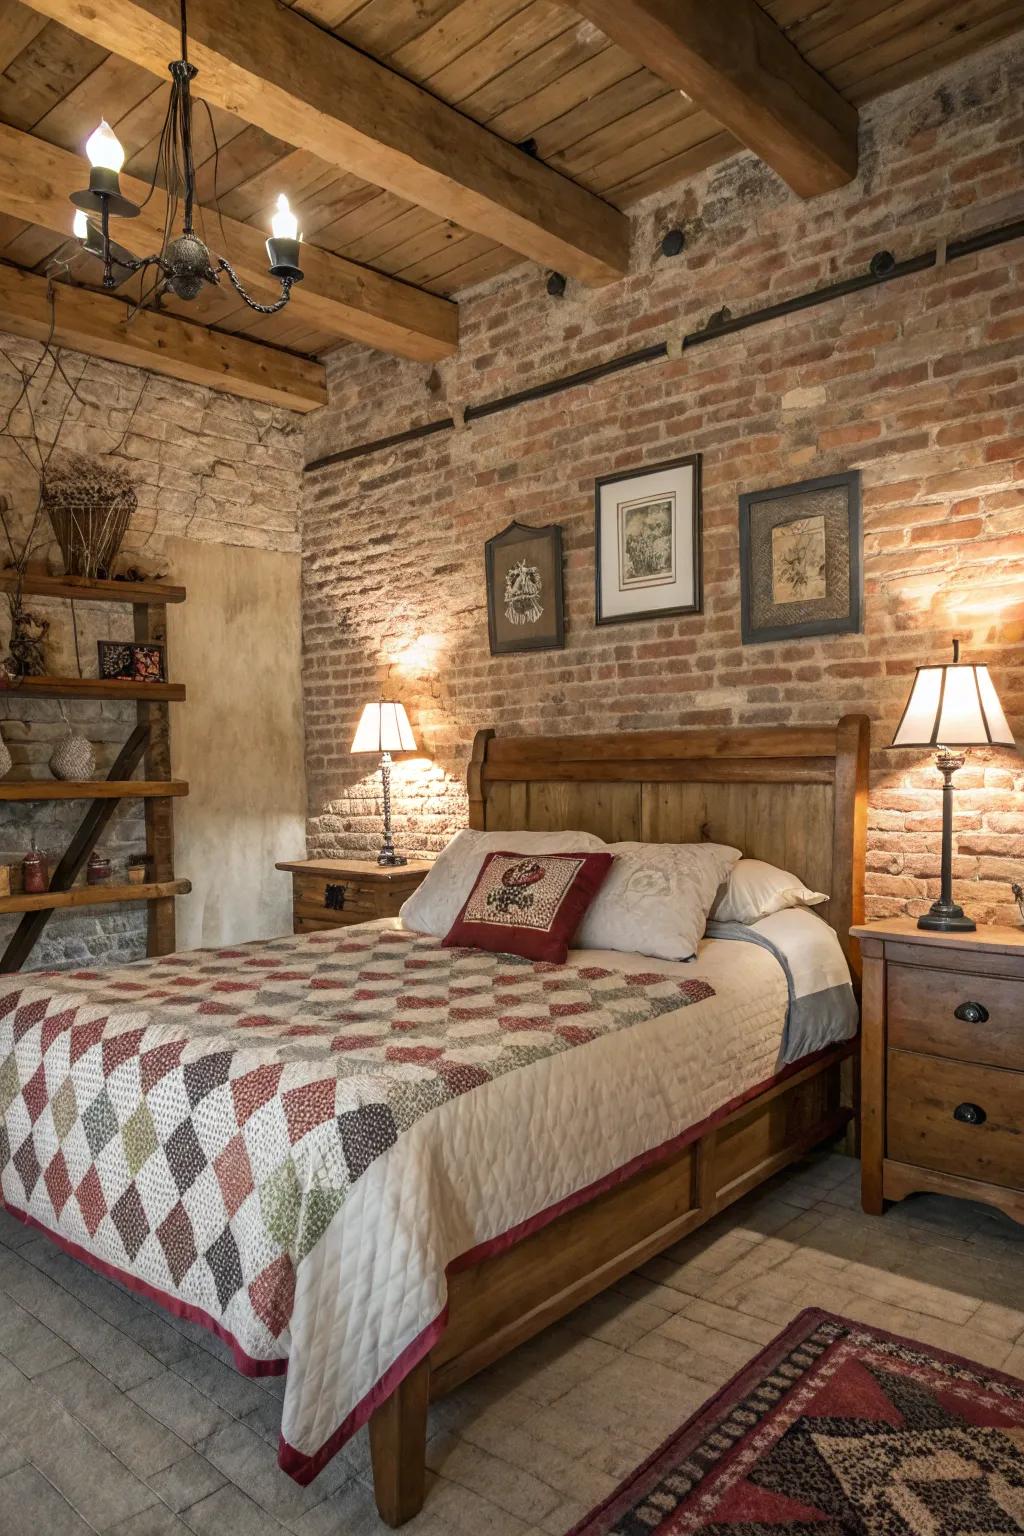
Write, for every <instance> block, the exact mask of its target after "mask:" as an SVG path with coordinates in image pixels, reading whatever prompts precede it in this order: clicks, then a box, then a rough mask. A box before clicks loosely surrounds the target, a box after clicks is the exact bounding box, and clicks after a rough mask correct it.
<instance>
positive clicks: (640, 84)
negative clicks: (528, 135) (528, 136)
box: [534, 49, 668, 160]
mask: <svg viewBox="0 0 1024 1536" xmlns="http://www.w3.org/2000/svg"><path fill="white" fill-rule="evenodd" d="M615 51H616V52H617V53H618V52H621V50H619V49H616V50H615ZM623 57H624V55H623ZM667 94H668V93H667V92H666V89H665V84H664V81H662V80H657V79H655V77H654V76H653V75H652V74H651V72H650V70H649V69H636V68H634V69H633V70H632V72H631V73H630V74H629V75H627V76H625V78H624V79H622V80H619V81H618V82H617V84H615V85H613V86H609V87H608V88H607V89H606V90H603V91H601V92H600V93H599V94H598V95H596V96H594V97H592V98H591V99H590V100H587V101H582V102H580V104H579V106H576V107H571V108H570V109H569V110H568V111H567V112H564V113H563V114H562V115H561V117H557V118H555V119H554V120H553V121H552V122H549V123H546V124H545V125H544V126H543V127H542V128H538V129H537V132H536V134H535V135H534V137H535V138H536V140H537V153H538V154H540V155H542V156H543V158H544V159H545V160H554V158H555V156H556V155H558V154H561V153H564V152H566V151H568V150H572V149H574V148H575V147H576V146H577V145H578V144H582V143H584V142H585V141H586V140H588V139H589V138H590V137H591V135H592V134H595V133H599V132H600V131H601V130H602V129H605V128H611V129H614V125H615V123H617V122H619V121H620V120H621V119H623V118H625V117H628V116H629V115H630V114H631V113H633V112H636V111H638V110H639V109H640V108H641V107H646V106H647V105H648V103H649V102H652V101H659V100H660V99H661V98H662V97H664V96H665V95H667ZM613 142H614V137H613Z"/></svg>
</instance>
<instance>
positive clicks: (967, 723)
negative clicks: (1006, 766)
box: [892, 640, 1014, 933]
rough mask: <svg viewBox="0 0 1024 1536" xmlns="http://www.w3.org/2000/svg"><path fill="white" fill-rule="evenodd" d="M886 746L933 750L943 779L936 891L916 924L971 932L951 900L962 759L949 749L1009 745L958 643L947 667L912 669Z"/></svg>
mask: <svg viewBox="0 0 1024 1536" xmlns="http://www.w3.org/2000/svg"><path fill="white" fill-rule="evenodd" d="M892 745H893V746H894V747H933V748H934V749H935V765H936V767H937V768H938V770H939V772H940V773H941V774H942V778H943V785H942V884H941V890H940V894H939V899H938V901H935V902H933V903H932V906H931V909H930V910H929V911H928V912H926V913H925V914H924V916H923V917H919V918H918V920H917V926H918V927H919V928H930V929H935V930H936V931H937V932H939V933H971V932H973V930H974V929H975V928H976V927H977V924H976V923H975V921H974V919H973V918H971V917H967V916H966V915H965V913H964V909H963V907H960V906H958V905H957V903H956V902H955V901H954V900H953V775H954V773H956V771H957V769H958V768H962V767H963V765H964V763H965V761H966V758H967V754H966V752H962V751H961V752H957V751H954V750H953V749H954V748H956V747H975V746H980V747H1012V746H1013V745H1014V740H1013V733H1012V732H1011V730H1010V727H1009V726H1008V725H1007V723H1006V716H1005V715H1004V713H1003V707H1002V705H1001V704H1000V702H999V695H998V694H997V693H996V690H995V688H994V686H993V684H992V679H991V678H990V677H989V675H988V667H984V666H977V665H973V664H971V663H968V662H962V661H961V660H960V642H959V640H954V641H953V661H952V664H947V665H945V666H938V667H934V666H933V667H918V669H917V675H916V676H915V678H914V686H913V688H912V689H911V690H910V698H909V699H908V700H907V707H906V708H905V709H904V711H903V718H902V719H901V720H900V723H899V725H898V726H897V728H896V734H895V736H894V737H893V739H892Z"/></svg>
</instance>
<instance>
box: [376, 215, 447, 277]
mask: <svg viewBox="0 0 1024 1536" xmlns="http://www.w3.org/2000/svg"><path fill="white" fill-rule="evenodd" d="M463 239H465V231H464V230H461V229H460V228H459V226H458V225H457V224H449V223H447V222H446V221H445V220H444V219H439V220H436V221H435V222H434V223H433V224H432V225H431V227H430V228H429V229H425V230H423V232H422V233H421V234H420V235H417V236H414V237H413V238H411V239H405V240H403V241H402V243H401V244H400V245H395V246H393V247H392V248H391V250H388V251H381V253H380V254H379V255H378V256H375V257H374V262H373V264H374V266H375V267H379V268H380V270H381V271H382V272H391V271H397V270H398V268H399V267H406V266H409V265H410V264H411V263H414V262H418V261H424V260H426V259H427V258H428V257H430V256H434V255H437V254H438V253H439V252H440V251H443V250H446V249H447V248H448V247H449V246H451V245H454V244H455V243H456V241H459V240H463Z"/></svg>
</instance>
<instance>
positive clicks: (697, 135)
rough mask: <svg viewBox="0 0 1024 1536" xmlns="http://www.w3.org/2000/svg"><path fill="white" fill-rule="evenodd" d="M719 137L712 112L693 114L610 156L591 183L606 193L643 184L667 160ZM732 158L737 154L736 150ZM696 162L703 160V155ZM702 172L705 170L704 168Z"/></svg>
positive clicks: (601, 165) (601, 164) (718, 127)
mask: <svg viewBox="0 0 1024 1536" xmlns="http://www.w3.org/2000/svg"><path fill="white" fill-rule="evenodd" d="M720 135H722V127H720V124H718V123H715V120H714V118H712V117H711V114H709V112H694V114H692V115H691V117H689V118H686V121H683V123H680V121H674V123H669V124H668V126H666V127H663V129H662V131H660V132H656V131H652V132H651V134H646V135H645V137H643V138H642V140H639V141H637V143H634V144H629V146H628V147H626V149H622V151H620V154H617V155H609V157H608V158H606V160H602V161H600V164H599V166H597V167H596V169H594V170H593V172H591V174H590V177H588V181H591V183H593V184H594V186H599V187H602V189H605V190H609V189H611V187H614V186H622V184H625V183H631V181H640V180H642V178H643V177H646V175H649V174H651V172H657V169H659V167H660V166H662V164H663V163H665V160H666V158H669V157H674V155H679V154H689V152H691V151H695V149H697V146H699V144H706V143H708V141H709V140H712V138H718V137H720ZM728 137H729V138H731V140H732V144H734V146H735V143H737V140H735V138H732V135H731V134H729V135H728ZM740 147H742V146H740ZM732 154H735V149H734V151H732ZM697 160H700V155H699V157H697ZM700 169H702V170H703V169H705V166H702V167H700Z"/></svg>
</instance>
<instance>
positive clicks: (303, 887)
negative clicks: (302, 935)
mask: <svg viewBox="0 0 1024 1536" xmlns="http://www.w3.org/2000/svg"><path fill="white" fill-rule="evenodd" d="M377 894H378V893H377V892H376V891H375V890H374V889H373V888H372V887H370V886H367V885H363V884H361V883H360V882H359V881H358V880H327V879H325V878H323V877H322V876H318V875H296V876H295V886H294V901H295V915H296V917H315V918H319V919H320V921H321V922H325V923H366V922H369V921H370V920H371V919H372V918H375V917H382V916H386V915H387V914H386V911H382V910H381V907H380V906H379V905H378V900H377Z"/></svg>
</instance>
